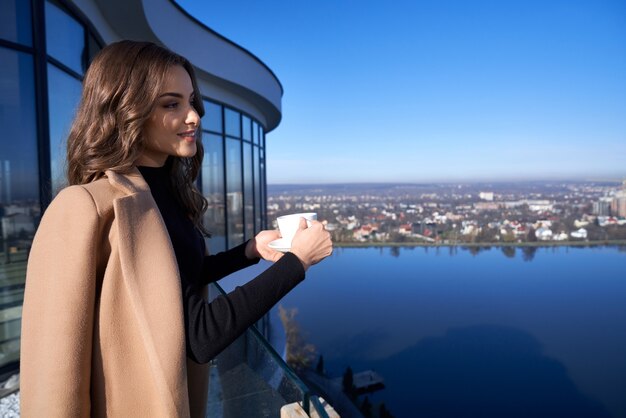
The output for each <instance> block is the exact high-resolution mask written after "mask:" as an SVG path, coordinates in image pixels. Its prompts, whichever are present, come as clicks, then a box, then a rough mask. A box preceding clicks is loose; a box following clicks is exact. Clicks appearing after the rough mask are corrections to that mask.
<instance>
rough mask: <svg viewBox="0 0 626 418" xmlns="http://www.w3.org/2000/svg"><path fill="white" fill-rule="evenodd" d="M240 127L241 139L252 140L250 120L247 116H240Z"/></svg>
mask: <svg viewBox="0 0 626 418" xmlns="http://www.w3.org/2000/svg"><path fill="white" fill-rule="evenodd" d="M241 122H242V123H241V125H242V127H243V132H242V138H243V139H245V140H247V141H250V140H251V139H252V124H251V122H252V121H251V120H250V118H249V117H247V116H243V115H242V116H241Z"/></svg>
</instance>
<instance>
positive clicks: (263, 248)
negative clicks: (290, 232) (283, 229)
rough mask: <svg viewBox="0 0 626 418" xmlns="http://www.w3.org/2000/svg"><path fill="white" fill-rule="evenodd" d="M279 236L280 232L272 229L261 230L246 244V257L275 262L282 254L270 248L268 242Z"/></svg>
mask: <svg viewBox="0 0 626 418" xmlns="http://www.w3.org/2000/svg"><path fill="white" fill-rule="evenodd" d="M279 238H280V233H279V232H278V231H276V230H274V231H261V232H259V233H258V234H257V235H256V236H255V237H254V238H252V239H251V240H250V241H248V245H246V257H248V258H249V259H253V258H262V259H264V260H267V261H271V262H276V261H278V260H279V259H280V257H282V256H283V253H281V252H279V251H276V250H273V249H271V248H270V247H269V246H268V244H269V243H270V242H272V241H274V240H277V239H279Z"/></svg>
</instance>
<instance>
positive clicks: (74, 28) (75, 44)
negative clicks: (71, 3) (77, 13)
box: [46, 1, 86, 74]
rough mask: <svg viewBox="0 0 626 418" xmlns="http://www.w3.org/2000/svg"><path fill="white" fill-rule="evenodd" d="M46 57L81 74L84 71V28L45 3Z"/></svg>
mask: <svg viewBox="0 0 626 418" xmlns="http://www.w3.org/2000/svg"><path fill="white" fill-rule="evenodd" d="M46 45H47V48H48V55H50V56H51V57H53V58H55V59H57V60H58V61H59V62H61V63H62V64H64V65H66V66H67V67H68V68H70V69H72V70H74V71H76V73H78V74H83V72H84V71H85V69H86V59H85V57H86V55H85V28H84V27H83V25H81V24H80V23H78V22H77V21H76V20H75V19H74V18H73V17H71V16H70V15H69V14H67V13H66V12H65V11H63V10H62V9H61V8H60V7H59V6H57V5H55V4H53V3H52V2H50V1H46Z"/></svg>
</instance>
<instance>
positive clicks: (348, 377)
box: [342, 366, 356, 399]
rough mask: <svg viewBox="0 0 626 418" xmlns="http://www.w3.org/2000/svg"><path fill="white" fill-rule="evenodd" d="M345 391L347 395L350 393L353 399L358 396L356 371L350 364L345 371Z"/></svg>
mask: <svg viewBox="0 0 626 418" xmlns="http://www.w3.org/2000/svg"><path fill="white" fill-rule="evenodd" d="M342 382H343V391H344V393H345V394H346V395H348V396H349V397H350V398H351V399H354V398H355V397H356V390H355V387H354V373H353V372H352V369H351V368H350V366H348V368H347V369H346V371H345V372H344V373H343V381H342Z"/></svg>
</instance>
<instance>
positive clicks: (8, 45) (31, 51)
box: [0, 25, 35, 54]
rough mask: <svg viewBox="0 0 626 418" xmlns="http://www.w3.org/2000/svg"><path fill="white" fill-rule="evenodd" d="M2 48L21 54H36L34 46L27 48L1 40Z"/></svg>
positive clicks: (0, 45)
mask: <svg viewBox="0 0 626 418" xmlns="http://www.w3.org/2000/svg"><path fill="white" fill-rule="evenodd" d="M31 28H32V25H31ZM0 47H5V48H8V49H13V50H16V51H20V52H26V53H28V54H34V53H35V49H34V48H33V47H32V46H26V45H22V44H18V43H16V42H12V41H8V40H6V39H0Z"/></svg>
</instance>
